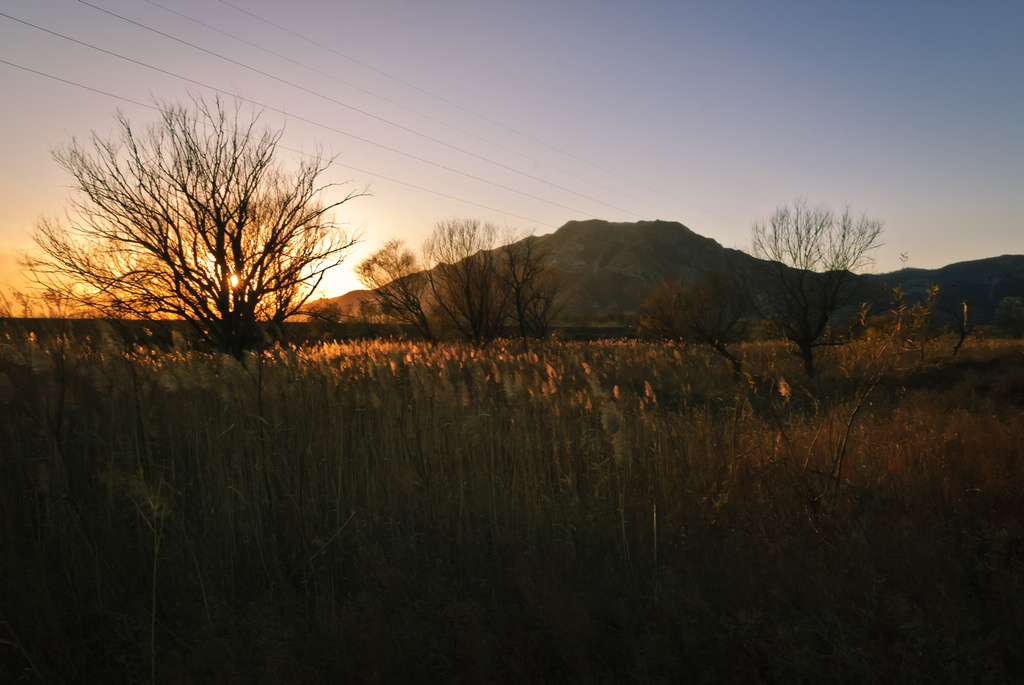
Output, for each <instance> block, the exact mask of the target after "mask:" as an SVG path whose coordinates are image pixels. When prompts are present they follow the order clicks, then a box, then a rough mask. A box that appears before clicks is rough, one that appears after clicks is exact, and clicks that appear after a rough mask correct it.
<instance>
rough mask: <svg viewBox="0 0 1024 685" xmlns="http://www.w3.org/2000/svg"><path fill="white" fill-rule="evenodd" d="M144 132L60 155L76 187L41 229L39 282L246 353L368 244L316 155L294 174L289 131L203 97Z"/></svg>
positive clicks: (94, 140)
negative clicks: (288, 164) (61, 215)
mask: <svg viewBox="0 0 1024 685" xmlns="http://www.w3.org/2000/svg"><path fill="white" fill-rule="evenodd" d="M159 109H160V118H159V119H158V120H157V121H156V122H155V123H154V124H152V125H150V126H148V127H147V128H145V129H144V130H142V131H138V130H136V129H135V128H134V127H133V126H132V125H131V123H130V122H129V121H128V119H127V118H126V117H125V116H124V115H123V114H120V113H119V114H118V116H117V122H118V136H117V138H116V139H103V138H101V137H100V136H99V135H97V134H95V133H94V134H93V135H92V137H91V139H90V141H89V142H88V143H87V144H82V143H80V142H79V141H77V140H72V142H71V144H70V145H68V146H66V147H64V148H61V149H59V150H57V151H56V152H55V153H54V158H55V159H56V160H57V162H58V163H59V164H60V165H61V166H62V167H64V169H65V170H66V171H67V172H68V173H69V174H70V175H71V176H72V178H73V179H74V188H75V190H76V191H77V193H76V195H75V196H74V197H73V199H72V200H71V204H70V208H69V211H68V213H67V220H66V222H60V221H56V220H42V221H40V223H39V224H38V226H37V229H36V232H35V236H34V237H35V241H36V243H37V245H38V246H39V247H40V248H41V251H42V255H41V256H34V257H31V258H29V259H28V260H26V264H27V266H28V267H29V268H30V269H31V270H32V271H33V273H34V274H35V276H36V278H37V280H38V281H39V282H40V283H43V284H44V285H45V286H46V287H48V288H49V289H51V290H52V291H55V292H60V293H62V294H63V295H64V296H66V297H68V298H69V299H70V300H71V301H73V302H78V303H82V304H84V305H87V306H89V307H92V308H93V309H95V310H97V311H99V312H101V313H103V314H105V315H109V316H115V317H131V318H144V319H151V318H181V319H185V320H187V321H189V322H190V323H191V324H192V325H193V326H194V327H195V329H196V330H197V331H198V332H199V334H200V335H201V336H202V337H203V338H204V339H205V340H207V341H208V342H210V343H212V344H214V345H216V346H217V347H219V348H221V349H223V350H225V351H228V352H230V353H232V354H234V355H236V356H237V355H239V354H241V352H242V351H244V350H246V349H250V348H253V347H255V346H258V345H259V344H260V342H261V341H262V333H261V331H260V329H259V322H270V323H272V324H280V323H282V322H283V321H284V320H285V319H287V318H289V317H291V316H293V315H295V314H297V313H298V312H299V311H300V309H301V308H302V306H303V305H304V304H305V303H306V301H307V300H308V299H309V297H310V295H311V294H312V293H313V292H314V291H315V290H316V288H317V287H318V286H319V284H320V282H321V280H322V279H323V276H324V274H325V273H326V272H327V271H328V270H329V269H331V268H333V267H335V266H338V265H339V264H340V263H341V262H342V260H343V259H344V258H345V256H346V255H347V254H348V252H349V249H350V248H351V247H352V245H353V244H354V243H355V240H356V238H355V237H354V236H352V235H351V234H349V233H347V232H346V231H344V230H342V229H341V227H340V226H339V224H337V223H336V222H335V221H334V219H333V216H332V210H334V209H335V208H337V207H338V206H339V205H341V204H343V203H344V202H347V201H348V200H350V199H352V198H353V197H355V196H357V195H360V194H362V193H351V194H349V195H347V196H346V197H344V198H342V199H341V200H337V201H333V202H328V201H325V200H324V199H323V196H324V194H325V191H326V190H327V189H328V188H329V187H330V186H326V185H320V181H319V179H320V177H321V174H322V173H323V172H324V171H325V170H326V169H327V167H328V165H329V164H330V160H329V159H325V158H323V157H322V156H321V155H319V154H317V155H314V156H312V157H307V158H305V159H304V160H303V161H301V162H299V163H298V165H297V168H296V169H295V170H294V171H293V172H290V173H289V172H286V171H284V170H283V169H282V167H281V166H280V165H279V164H278V162H277V160H276V152H277V145H278V141H279V140H280V138H281V132H280V131H272V130H270V129H269V128H264V127H260V126H259V116H260V114H259V112H257V111H253V112H251V113H246V112H244V111H243V108H242V106H241V104H239V103H236V104H235V107H234V108H233V110H231V109H228V108H226V107H225V106H224V104H223V103H222V102H221V101H220V100H219V99H218V100H215V101H214V102H213V103H212V104H208V103H207V102H205V101H204V100H203V98H202V97H200V96H198V95H197V96H193V97H192V99H191V102H190V103H188V104H186V105H181V104H168V103H160V105H159Z"/></svg>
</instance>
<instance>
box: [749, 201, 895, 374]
mask: <svg viewBox="0 0 1024 685" xmlns="http://www.w3.org/2000/svg"><path fill="white" fill-rule="evenodd" d="M882 226H883V224H882V222H881V221H878V220H876V219H870V218H868V217H866V216H863V215H861V216H860V217H855V216H853V214H851V213H850V209H849V208H846V209H844V210H843V212H842V214H836V213H835V212H833V211H832V210H831V209H828V208H826V207H823V206H818V207H814V208H811V207H808V205H807V202H806V201H805V200H802V199H798V200H797V201H796V202H794V203H793V206H792V207H789V206H782V207H779V208H778V209H777V210H776V211H775V213H774V214H772V215H771V217H769V218H768V219H767V220H758V221H756V222H755V223H754V226H753V230H752V233H753V253H754V256H756V257H759V258H761V259H762V260H765V262H764V278H765V280H764V283H763V286H764V288H765V290H764V291H763V292H762V293H760V294H759V296H758V297H756V298H755V300H754V302H755V305H756V306H757V307H758V309H759V310H760V312H761V314H762V316H764V317H765V319H766V320H767V321H768V322H769V323H770V324H771V325H772V326H773V327H774V328H776V329H777V330H778V331H779V332H780V333H781V334H782V335H783V336H785V337H786V339H788V340H789V341H790V342H791V343H792V344H793V345H794V347H795V348H796V350H795V352H796V354H798V355H799V356H800V357H801V358H802V359H803V362H804V370H805V371H806V372H807V375H808V376H813V375H814V350H815V348H817V347H820V346H821V345H824V344H828V342H829V340H828V337H827V335H826V334H827V332H828V330H829V325H830V323H832V317H833V315H834V314H835V313H836V311H837V310H839V309H840V308H841V307H842V306H844V305H846V304H849V303H850V302H851V300H852V299H853V297H854V292H853V290H852V288H851V284H852V281H853V278H852V277H853V273H852V272H853V271H854V270H855V269H861V268H863V267H865V266H866V265H867V264H868V263H870V253H871V251H872V250H873V249H874V248H876V247H878V245H879V238H880V236H881V233H882Z"/></svg>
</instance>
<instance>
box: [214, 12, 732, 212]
mask: <svg viewBox="0 0 1024 685" xmlns="http://www.w3.org/2000/svg"><path fill="white" fill-rule="evenodd" d="M219 2H220V3H221V4H224V5H227V6H228V7H230V8H232V9H234V10H235V11H237V12H241V13H242V14H246V15H248V16H250V17H252V18H254V19H256V20H257V21H260V22H263V23H264V24H267V25H269V26H272V27H274V28H276V29H278V30H279V31H283V32H284V33H287V34H289V35H292V36H295V37H296V38H298V39H299V40H302V41H305V42H307V43H309V44H311V45H315V46H316V47H318V48H320V49H322V50H326V51H327V52H330V53H333V54H335V55H337V56H339V57H341V58H342V59H346V60H349V61H350V62H352V63H353V64H358V65H359V66H361V67H363V68H365V69H369V70H370V71H372V72H374V73H377V74H380V75H381V76H384V77H386V78H388V79H391V80H392V81H395V82H396V83H399V84H401V85H403V86H406V87H407V88H411V89H413V90H415V91H417V92H419V93H423V94H424V95H427V96H429V97H431V98H433V99H435V100H437V101H439V102H442V103H444V104H446V105H448V106H450V107H454V108H455V109H458V110H460V111H462V112H465V113H466V114H469V115H471V116H474V117H476V118H478V119H480V120H482V121H485V122H487V123H489V124H491V125H493V126H497V127H499V128H502V129H505V130H506V131H509V132H510V133H514V134H515V135H517V136H519V137H521V138H524V139H526V140H529V141H530V142H533V143H536V144H538V145H540V146H542V147H545V148H547V149H549V150H552V151H554V152H557V153H558V154H560V155H564V156H565V157H568V158H570V159H573V160H575V161H577V162H581V163H583V164H586V165H587V166H589V167H592V168H594V169H597V170H598V171H601V172H603V173H606V174H609V175H611V176H614V177H616V178H619V179H621V180H624V181H627V182H629V183H631V184H633V185H634V186H637V187H638V188H643V189H644V190H647V191H649V192H652V193H656V194H658V195H661V196H662V197H664V198H667V199H669V200H672V201H673V202H678V203H680V204H683V205H686V206H687V207H691V208H693V209H696V210H698V211H701V212H704V213H705V214H709V215H711V216H714V217H717V218H719V219H722V220H723V221H728V222H729V223H732V224H736V225H737V226H743V225H744V224H741V223H740V222H738V221H736V220H734V219H730V218H728V217H725V216H722V215H720V214H716V213H715V212H712V211H710V210H707V209H703V208H701V207H698V206H697V205H695V204H693V203H690V202H686V201H685V200H681V199H679V198H677V197H674V196H672V195H669V194H668V193H665V192H663V191H661V190H658V189H657V188H652V187H650V186H648V185H645V184H643V183H639V182H638V181H636V180H635V179H632V178H630V177H629V176H626V175H624V174H621V173H619V172H616V171H612V170H610V169H606V168H604V167H602V166H600V165H598V164H596V163H594V162H591V161H590V160H587V159H584V158H582V157H579V156H577V155H575V154H573V153H571V152H568V151H566V150H563V149H561V148H559V147H556V146H554V145H551V144H550V143H547V142H545V141H543V140H540V139H539V138H535V137H534V136H531V135H529V134H527V133H523V132H522V131H519V130H517V129H514V128H512V127H511V126H508V125H507V124H504V123H502V122H500V121H497V120H495V119H492V118H490V117H488V116H485V115H483V114H480V113H479V112H476V111H474V110H471V109H469V108H467V107H464V106H463V105H460V104H459V103H457V102H453V101H451V100H448V99H446V98H444V97H442V96H440V95H438V94H436V93H433V92H431V91H429V90H426V89H424V88H421V87H419V86H417V85H416V84H414V83H410V82H408V81H405V80H403V79H401V78H399V77H397V76H395V75H393V74H390V73H388V72H386V71H384V70H382V69H378V68H377V67H374V66H372V65H370V64H367V63H366V62H363V61H361V60H358V59H356V58H354V57H352V56H350V55H347V54H345V53H343V52H339V51H338V50H335V49H334V48H332V47H329V46H327V45H324V44H323V43H319V42H317V41H315V40H313V39H311V38H308V37H307V36H304V35H302V34H300V33H296V32H295V31H292V30H291V29H288V28H285V27H284V26H281V25H280V24H277V23H275V22H272V21H270V20H269V19H266V18H264V17H262V16H260V15H258V14H256V13H254V12H250V11H249V10H246V9H244V8H242V7H239V6H238V5H235V4H233V3H231V2H228V0H219ZM595 185H596V184H595ZM652 206H653V205H652ZM630 214H633V215H634V216H639V215H637V214H635V213H633V212H630Z"/></svg>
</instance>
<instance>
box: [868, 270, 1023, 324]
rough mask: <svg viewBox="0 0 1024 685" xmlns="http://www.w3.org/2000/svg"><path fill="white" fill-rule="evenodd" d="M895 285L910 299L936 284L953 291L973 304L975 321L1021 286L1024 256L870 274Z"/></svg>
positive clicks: (892, 285) (985, 319)
mask: <svg viewBox="0 0 1024 685" xmlns="http://www.w3.org/2000/svg"><path fill="white" fill-rule="evenodd" d="M869 278H872V279H874V280H877V281H880V282H883V283H886V284H888V286H889V287H891V288H894V287H896V286H899V287H900V288H902V289H903V292H904V293H906V295H907V296H908V297H909V298H911V299H914V300H916V299H922V298H924V297H925V295H926V293H927V289H928V286H929V285H931V284H933V283H934V284H935V285H938V286H939V293H940V294H942V293H943V292H945V293H949V294H952V293H956V294H957V298H958V299H959V300H961V301H963V300H967V301H969V302H972V303H973V304H974V317H975V320H976V321H978V322H985V321H988V320H989V319H990V318H991V317H992V315H993V314H994V313H995V310H996V307H997V306H998V305H999V303H1000V302H1001V301H1002V300H1003V298H1004V297H1006V296H1008V295H1010V294H1011V293H1013V292H1015V291H1018V290H1019V289H1020V288H1021V287H1022V286H1024V255H1002V256H1000V257H988V258H986V259H975V260H972V261H969V262H956V263H955V264H949V265H948V266H944V267H941V268H939V269H901V270H899V271H893V272H891V273H887V274H880V275H877V276H876V275H872V276H869Z"/></svg>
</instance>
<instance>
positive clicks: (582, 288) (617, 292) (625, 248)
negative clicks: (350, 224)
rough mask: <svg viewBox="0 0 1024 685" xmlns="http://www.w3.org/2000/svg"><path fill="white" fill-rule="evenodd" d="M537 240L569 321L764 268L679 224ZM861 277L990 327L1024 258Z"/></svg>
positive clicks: (1017, 282) (355, 296) (878, 288)
mask: <svg viewBox="0 0 1024 685" xmlns="http://www.w3.org/2000/svg"><path fill="white" fill-rule="evenodd" d="M534 240H536V241H537V242H536V245H537V247H538V248H540V249H541V250H543V251H544V252H545V253H547V254H548V255H549V258H550V259H551V262H552V264H553V265H554V266H555V267H556V268H558V269H559V270H561V271H562V272H563V273H564V274H565V275H566V276H567V278H568V281H569V282H570V283H572V288H573V290H572V296H571V298H570V300H569V302H568V304H567V305H566V307H565V309H564V311H563V317H564V318H565V319H567V320H573V319H575V320H579V319H586V318H594V317H601V316H604V317H618V316H623V315H626V316H628V315H632V314H636V313H637V312H639V310H640V303H641V302H642V301H643V298H644V296H645V294H646V293H647V291H648V290H649V289H650V287H651V286H652V285H654V284H655V283H658V282H661V281H664V280H667V279H675V280H678V281H681V282H684V283H692V282H694V281H696V280H697V279H699V278H700V277H701V276H702V275H703V274H705V273H707V272H708V271H709V270H712V269H715V268H720V267H722V266H723V265H726V264H727V265H728V268H730V269H736V270H740V271H741V272H742V271H746V270H748V269H749V270H750V271H751V272H752V273H754V271H753V269H754V267H755V266H756V265H757V264H758V263H759V261H760V260H758V259H756V258H754V257H752V256H750V255H748V254H746V253H744V252H742V251H740V250H734V249H730V248H725V247H722V245H720V244H719V243H718V242H716V241H715V240H712V239H711V238H706V237H704V236H701V235H698V234H697V233H694V232H693V231H691V230H690V229H689V228H687V227H686V226H684V225H682V224H680V223H678V222H674V221H638V222H634V223H613V222H609V221H602V220H599V219H592V220H588V221H570V222H568V223H567V224H565V225H564V226H562V227H561V228H559V229H558V230H557V231H555V232H554V233H549V234H547V235H542V236H537V237H536V238H534ZM859 278H860V279H862V281H863V282H865V283H866V284H868V285H871V286H873V289H874V291H875V292H879V293H881V294H882V297H888V295H889V293H891V289H892V288H893V287H896V286H900V287H901V288H902V289H903V292H904V293H906V295H907V297H908V298H909V299H911V300H913V299H920V298H923V297H924V296H925V294H926V291H927V287H928V285H929V284H932V283H934V284H936V285H938V286H939V288H940V292H943V293H947V294H955V295H956V297H957V298H958V299H960V301H962V300H964V299H966V300H969V301H972V302H973V303H974V311H975V320H976V321H979V322H984V321H987V320H988V319H989V318H990V317H991V316H992V314H993V312H994V311H995V308H996V306H997V305H998V304H999V302H1000V301H1001V300H1002V299H1003V298H1004V297H1006V296H1007V295H1008V294H1010V293H1011V292H1012V291H1013V290H1014V289H1015V288H1020V287H1021V284H1022V283H1024V255H1003V256H1001V257H992V258H990V259H980V260H975V261H970V262H959V263H957V264H950V265H949V266H945V267H942V268H941V269H901V270H900V271H895V272H891V273H887V274H864V275H861V276H859ZM368 294H369V293H368V292H367V291H365V290H357V291H352V292H351V293H347V294H345V295H342V296H341V297H339V298H332V300H331V301H332V302H337V303H338V304H343V305H353V304H356V305H357V303H358V301H359V300H360V299H362V298H365V297H366V296H368Z"/></svg>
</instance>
